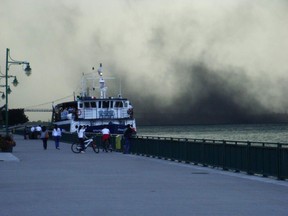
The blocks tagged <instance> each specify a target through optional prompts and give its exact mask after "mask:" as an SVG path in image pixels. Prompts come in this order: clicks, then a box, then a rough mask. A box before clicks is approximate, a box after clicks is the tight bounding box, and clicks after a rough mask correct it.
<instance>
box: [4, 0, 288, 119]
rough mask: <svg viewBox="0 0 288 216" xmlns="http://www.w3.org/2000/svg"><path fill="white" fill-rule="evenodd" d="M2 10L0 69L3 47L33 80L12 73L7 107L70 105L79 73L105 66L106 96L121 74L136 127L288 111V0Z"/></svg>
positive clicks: (33, 5) (48, 4) (70, 3)
mask: <svg viewBox="0 0 288 216" xmlns="http://www.w3.org/2000/svg"><path fill="white" fill-rule="evenodd" d="M0 4H1V5H0V24H1V25H0V26H1V34H0V41H1V42H0V49H1V50H2V51H1V53H2V54H1V55H0V57H1V71H2V72H3V71H4V65H5V63H4V56H5V48H6V47H9V48H11V55H12V56H13V57H14V58H15V59H20V60H29V61H30V62H31V66H32V69H33V74H32V76H31V77H29V78H27V77H25V76H24V75H22V74H21V73H19V71H21V69H16V68H15V67H13V70H12V68H11V70H10V73H11V74H12V73H14V74H19V77H18V75H17V77H18V80H19V82H20V85H19V86H18V87H17V88H16V89H12V90H13V93H12V94H11V96H10V103H9V105H10V107H11V108H19V107H29V106H32V105H36V104H45V102H50V104H48V105H45V106H46V107H45V108H50V106H51V102H52V101H55V100H57V99H59V98H64V97H66V96H69V95H70V98H69V99H73V96H72V94H73V91H75V92H76V93H77V92H79V84H80V79H81V75H82V73H87V72H91V68H92V66H95V67H97V65H98V64H99V63H100V62H102V63H103V65H104V72H105V76H109V77H110V76H112V77H116V78H117V79H116V80H115V82H114V83H113V80H110V81H108V82H109V83H110V84H111V85H112V86H110V87H111V91H109V93H112V92H113V93H114V95H115V94H116V92H117V91H118V90H119V83H120V77H121V83H122V92H123V96H124V97H125V96H127V97H128V98H129V99H131V101H132V103H133V105H134V106H135V115H136V117H137V118H138V119H139V122H140V123H141V122H143V123H151V124H156V123H159V124H160V123H163V124H164V123H179V124H181V123H187V124H188V123H217V122H218V123H232V122H237V123H238V122H240V123H241V122H249V121H250V122H256V121H258V122H259V121H261V120H263V119H264V120H265V121H268V120H269V118H268V117H267V116H270V114H275V113H284V114H285V113H286V112H287V108H288V101H287V99H286V95H287V92H288V87H287V81H288V75H287V71H288V66H287V56H288V40H287V38H288V29H287V28H286V25H287V20H288V15H287V9H288V6H287V1H286V0H278V1H270V0H255V1H248V0H235V1H228V0H219V1H212V0H211V1H198V0H179V1H174V0H156V1H152V0H147V1H146V0H145V1H139V0H129V1H128V0H111V1H109V2H108V1H105V0H97V1H91V0H83V1H81V2H79V1H76V0H57V1H56V0H51V1H37V0H26V1H19V0H9V1H8V0H2V1H1V3H0ZM16 6H17V7H16ZM1 82H3V79H2V80H1ZM1 84H3V83H1ZM0 90H1V89H0ZM31 95H33V97H32V96H31ZM2 104H3V103H2ZM29 115H30V116H29V117H31V119H33V120H38V119H42V120H47V119H48V118H50V117H51V115H50V114H48V115H44V114H43V113H41V114H30V113H29ZM270 119H271V118H270ZM144 120H145V121H144ZM176 120H177V121H176Z"/></svg>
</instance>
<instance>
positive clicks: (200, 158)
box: [131, 136, 288, 180]
mask: <svg viewBox="0 0 288 216" xmlns="http://www.w3.org/2000/svg"><path fill="white" fill-rule="evenodd" d="M131 152H132V153H133V154H137V155H144V156H149V157H150V156H151V157H157V158H161V159H169V160H177V161H179V162H186V163H193V164H201V165H203V166H211V167H219V168H222V169H224V170H233V171H235V172H245V173H247V174H250V175H254V174H255V175H262V176H265V177H268V176H269V177H276V178H277V179H280V180H285V179H288V144H284V143H268V142H248V141H247V142H246V141H228V140H208V139H182V138H164V137H151V136H137V137H135V138H134V139H133V140H132V144H131Z"/></svg>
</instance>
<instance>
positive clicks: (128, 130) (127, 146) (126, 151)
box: [40, 124, 135, 154]
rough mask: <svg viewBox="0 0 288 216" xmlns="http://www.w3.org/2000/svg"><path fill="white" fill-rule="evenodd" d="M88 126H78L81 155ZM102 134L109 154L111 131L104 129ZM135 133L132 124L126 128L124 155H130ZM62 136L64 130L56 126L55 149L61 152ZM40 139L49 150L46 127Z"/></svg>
mask: <svg viewBox="0 0 288 216" xmlns="http://www.w3.org/2000/svg"><path fill="white" fill-rule="evenodd" d="M86 128H87V126H85V125H80V126H78V125H76V130H77V135H78V140H79V143H80V145H81V151H80V152H81V153H85V146H84V140H85V138H87V137H86V136H85V131H86ZM101 133H102V138H101V140H102V145H103V149H104V150H105V151H106V152H107V151H108V148H109V147H110V130H109V129H108V128H106V127H105V128H103V129H102V130H101ZM134 133H135V130H134V129H133V128H132V127H131V125H130V124H128V125H127V126H126V130H125V132H124V139H125V145H124V149H123V153H124V154H129V153H130V143H131V137H132V135H133V134H134ZM61 136H62V130H61V129H60V128H59V127H58V126H57V125H55V126H54V128H53V130H52V137H53V139H54V141H55V148H56V149H58V150H60V138H61ZM40 138H41V139H42V141H43V148H44V149H45V150H46V149H47V141H48V139H49V131H48V129H47V127H46V126H42V128H41V134H40Z"/></svg>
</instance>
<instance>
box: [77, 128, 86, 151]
mask: <svg viewBox="0 0 288 216" xmlns="http://www.w3.org/2000/svg"><path fill="white" fill-rule="evenodd" d="M85 130H86V128H85V126H82V125H80V126H79V128H78V129H77V135H78V139H79V143H80V145H81V153H85V147H84V138H85V137H86V136H85Z"/></svg>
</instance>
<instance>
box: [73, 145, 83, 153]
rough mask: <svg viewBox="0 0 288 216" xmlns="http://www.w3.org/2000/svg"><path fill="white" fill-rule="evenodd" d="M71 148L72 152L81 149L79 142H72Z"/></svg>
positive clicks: (78, 151) (77, 151)
mask: <svg viewBox="0 0 288 216" xmlns="http://www.w3.org/2000/svg"><path fill="white" fill-rule="evenodd" d="M71 150H72V152H74V153H80V151H81V146H80V144H79V143H72V145H71Z"/></svg>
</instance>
